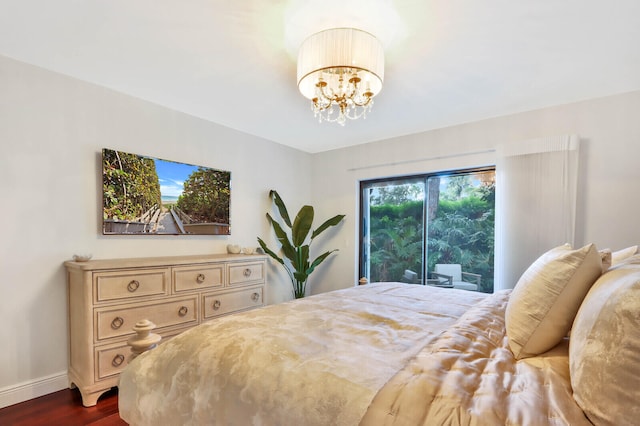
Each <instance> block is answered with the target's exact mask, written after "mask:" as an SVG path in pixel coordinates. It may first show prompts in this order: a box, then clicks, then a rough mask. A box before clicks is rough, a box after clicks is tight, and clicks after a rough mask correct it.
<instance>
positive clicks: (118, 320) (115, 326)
mask: <svg viewBox="0 0 640 426" xmlns="http://www.w3.org/2000/svg"><path fill="white" fill-rule="evenodd" d="M123 324H124V320H123V319H122V317H115V318H114V319H113V321H111V328H113V329H114V330H117V329H119V328H120V327H122V325H123Z"/></svg>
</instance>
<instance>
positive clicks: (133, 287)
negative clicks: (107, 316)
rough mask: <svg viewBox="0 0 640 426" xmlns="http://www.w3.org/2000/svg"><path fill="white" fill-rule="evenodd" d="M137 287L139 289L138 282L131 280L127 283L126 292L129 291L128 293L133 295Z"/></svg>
mask: <svg viewBox="0 0 640 426" xmlns="http://www.w3.org/2000/svg"><path fill="white" fill-rule="evenodd" d="M138 287H140V281H138V280H132V281H131V282H130V283H129V285H127V290H129V292H131V293H133V292H134V291H136V290H137V289H138Z"/></svg>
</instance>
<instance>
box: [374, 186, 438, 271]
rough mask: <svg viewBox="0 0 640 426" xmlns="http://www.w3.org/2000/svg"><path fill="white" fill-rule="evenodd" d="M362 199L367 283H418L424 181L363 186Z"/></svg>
mask: <svg viewBox="0 0 640 426" xmlns="http://www.w3.org/2000/svg"><path fill="white" fill-rule="evenodd" d="M363 199H364V200H366V201H365V204H366V215H364V223H366V227H365V229H366V232H365V233H364V235H363V241H364V242H365V246H366V247H365V248H364V249H365V250H364V251H365V252H366V253H367V260H368V261H367V262H366V265H365V268H366V271H367V274H366V276H367V277H368V279H369V281H370V282H379V281H403V280H405V281H409V282H415V283H418V282H420V281H421V280H422V271H423V258H424V256H423V247H424V243H423V235H424V200H425V194H424V179H423V178H419V179H403V180H396V181H385V182H378V183H375V184H370V185H366V186H365V187H363ZM363 210H364V209H363Z"/></svg>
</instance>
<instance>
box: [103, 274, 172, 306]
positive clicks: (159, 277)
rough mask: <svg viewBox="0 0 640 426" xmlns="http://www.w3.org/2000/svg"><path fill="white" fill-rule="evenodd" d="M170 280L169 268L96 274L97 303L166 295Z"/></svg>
mask: <svg viewBox="0 0 640 426" xmlns="http://www.w3.org/2000/svg"><path fill="white" fill-rule="evenodd" d="M168 278H169V269H168V268H163V269H137V270H123V271H112V272H94V274H93V282H94V286H95V287H94V288H95V291H94V297H95V302H96V303H100V302H106V301H110V300H122V299H134V298H140V297H149V296H157V295H164V294H167V283H168V282H169V280H168Z"/></svg>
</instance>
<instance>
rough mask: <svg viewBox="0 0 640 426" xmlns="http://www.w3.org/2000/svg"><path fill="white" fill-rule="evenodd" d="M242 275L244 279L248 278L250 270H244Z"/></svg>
mask: <svg viewBox="0 0 640 426" xmlns="http://www.w3.org/2000/svg"><path fill="white" fill-rule="evenodd" d="M242 274H243V275H244V276H245V277H247V278H249V277H250V276H251V269H250V268H246V269H245V270H244V272H243V273H242Z"/></svg>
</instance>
